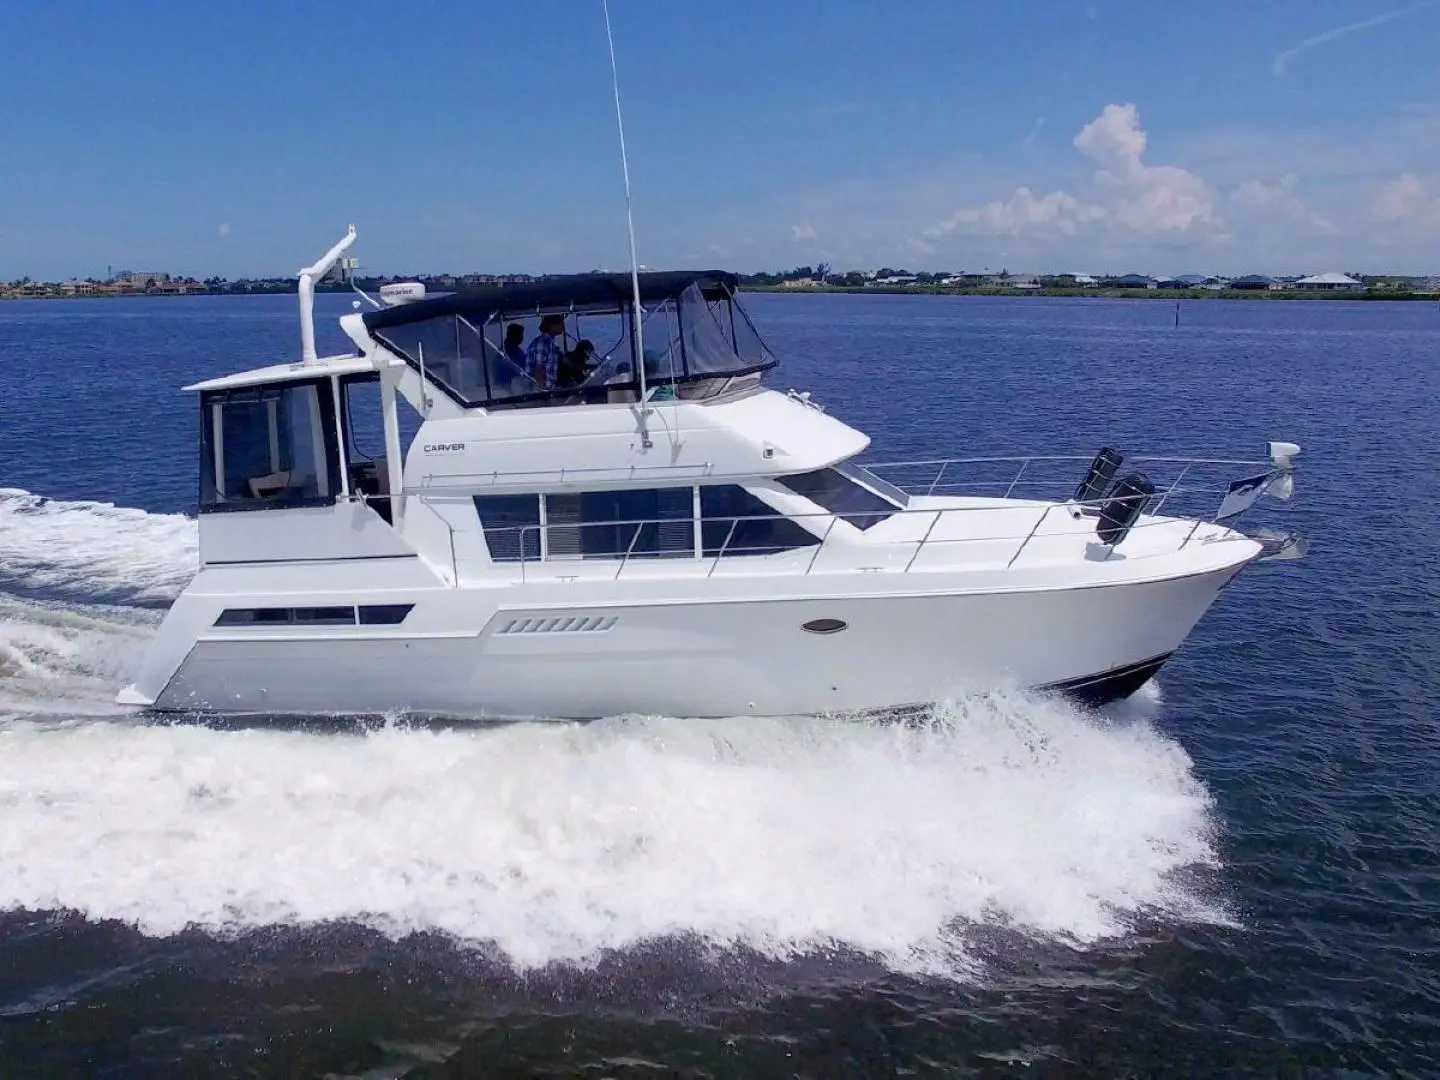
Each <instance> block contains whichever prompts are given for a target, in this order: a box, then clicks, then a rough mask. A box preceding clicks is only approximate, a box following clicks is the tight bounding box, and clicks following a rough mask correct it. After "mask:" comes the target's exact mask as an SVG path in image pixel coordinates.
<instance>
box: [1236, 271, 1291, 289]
mask: <svg viewBox="0 0 1440 1080" xmlns="http://www.w3.org/2000/svg"><path fill="white" fill-rule="evenodd" d="M1230 288H1232V289H1248V290H1251V291H1253V292H1260V291H1263V290H1266V289H1279V288H1283V286H1282V285H1281V284H1280V283H1279V282H1277V281H1276V280H1275V279H1274V278H1272V277H1267V276H1266V275H1264V274H1245V275H1244V276H1243V277H1237V278H1235V279H1233V280H1232V281H1231V282H1230Z"/></svg>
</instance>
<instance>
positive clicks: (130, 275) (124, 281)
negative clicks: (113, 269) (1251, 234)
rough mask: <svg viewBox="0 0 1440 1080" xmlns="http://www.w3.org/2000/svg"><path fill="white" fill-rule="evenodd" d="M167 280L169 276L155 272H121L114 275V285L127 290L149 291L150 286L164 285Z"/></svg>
mask: <svg viewBox="0 0 1440 1080" xmlns="http://www.w3.org/2000/svg"><path fill="white" fill-rule="evenodd" d="M169 280H170V275H169V274H162V273H160V272H159V271H156V270H121V271H120V272H119V273H118V274H116V275H115V284H117V285H121V286H124V287H125V288H127V289H149V288H151V287H152V286H156V285H164V284H165V283H166V282H167V281H169Z"/></svg>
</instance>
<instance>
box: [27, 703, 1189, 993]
mask: <svg viewBox="0 0 1440 1080" xmlns="http://www.w3.org/2000/svg"><path fill="white" fill-rule="evenodd" d="M1209 812H1210V800H1209V798H1208V796H1207V795H1206V793H1205V792H1204V790H1203V789H1202V787H1201V786H1200V785H1199V784H1198V783H1197V781H1196V780H1195V779H1194V777H1193V775H1192V773H1191V770H1190V761H1189V759H1188V758H1187V757H1186V755H1185V754H1184V752H1183V751H1182V750H1181V749H1180V748H1179V747H1178V746H1177V745H1176V744H1175V743H1173V742H1171V741H1169V740H1167V739H1165V738H1162V737H1161V736H1159V735H1157V734H1156V733H1155V732H1154V731H1153V730H1152V729H1151V728H1150V727H1148V726H1147V725H1144V724H1129V725H1125V726H1123V727H1113V728H1106V727H1102V726H1096V724H1095V723H1094V722H1093V721H1090V720H1087V719H1085V718H1083V717H1082V716H1081V715H1080V714H1079V713H1078V712H1075V711H1072V710H1071V709H1070V708H1069V707H1068V706H1065V705H1063V704H1060V703H1053V702H1052V703H1039V702H1036V701H1035V700H1033V699H1028V698H1023V697H1015V698H989V699H984V700H977V701H973V702H968V703H962V704H958V705H950V706H944V707H941V708H940V709H939V710H938V711H937V713H936V715H935V717H934V719H933V720H932V721H931V722H930V723H929V724H927V725H921V726H919V727H915V726H907V727H900V726H893V725H892V726H886V725H876V724H860V723H856V722H845V721H837V720H805V721H794V720H778V719H777V720H756V719H736V720H732V721H696V720H680V719H658V718H650V719H628V720H619V719H617V720H611V721H601V722H597V723H594V724H590V725H583V726H572V725H543V724H529V725H517V726H512V727H508V728H501V729H458V730H457V729H445V730H427V729H406V728H391V729H386V730H381V731H378V732H374V733H371V734H366V735H334V734H330V735H323V734H308V733H300V732H279V731H265V730H246V731H215V730H210V729H206V728H201V727H186V726H176V727H158V726H139V725H135V724H133V723H130V722H99V721H92V722H88V723H72V724H69V725H59V726H46V725H43V724H40V723H37V722H35V721H16V722H11V723H10V724H8V725H6V726H4V727H0V814H3V817H4V820H5V821H6V823H7V826H6V828H5V829H4V830H0V868H3V869H0V908H15V907H24V908H32V909H73V910H76V911H79V912H82V913H84V914H85V915H87V916H88V917H90V918H93V919H119V920H123V921H125V922H127V923H132V924H134V925H135V926H137V927H139V928H141V929H142V930H143V931H144V932H146V933H148V934H154V935H168V934H173V933H176V932H178V931H180V930H182V929H184V928H186V927H191V926H198V927H203V928H206V929H209V930H212V931H217V932H230V931H236V930H244V929H248V928H255V927H262V926H269V925H275V924H281V925H303V924H315V923H323V922H326V921H330V920H353V921H358V922H361V923H364V924H368V925H370V926H373V927H376V928H378V929H380V930H382V931H384V932H386V933H390V934H395V935H402V934H404V933H406V932H409V931H421V930H439V931H444V932H447V933H449V934H452V935H455V936H456V937H458V938H461V939H464V940H467V941H473V942H484V943H487V944H493V945H495V946H498V947H499V948H500V949H501V950H503V952H504V953H505V954H506V955H507V956H508V957H509V958H510V960H511V961H512V962H513V963H514V964H516V965H517V966H520V967H533V966H536V965H544V964H546V963H549V962H552V961H574V962H582V963H583V962H586V961H588V960H592V959H595V958H597V957H598V956H599V955H600V954H601V953H602V952H603V951H605V950H609V949H623V948H625V947H627V946H631V945H636V944H639V943H641V942H645V941H647V940H653V939H656V938H660V937H666V936H669V935H695V936H698V937H699V938H701V939H703V940H705V941H708V942H711V943H714V944H718V945H722V946H724V945H743V946H746V947H749V948H752V949H756V950H759V951H760V952H762V953H764V954H766V955H769V956H774V957H777V958H783V957H787V956H790V955H793V954H795V953H797V952H806V951H810V950H814V949H823V948H830V947H835V946H840V947H844V948H847V949H852V950H856V951H858V952H861V953H864V954H867V955H872V956H875V957H877V958H880V959H881V960H883V961H884V962H885V963H887V964H888V965H889V966H891V967H893V968H895V969H897V970H902V971H911V972H930V973H945V974H951V975H960V974H963V973H964V972H965V971H967V970H968V969H969V968H970V966H971V964H972V962H973V956H972V954H971V950H970V948H969V946H968V945H967V940H968V935H969V933H970V932H971V931H973V928H974V926H975V925H977V924H981V925H983V924H985V923H1002V924H1004V925H1006V926H1007V927H1010V928H1012V929H1019V930H1021V931H1024V932H1028V933H1031V934H1034V935H1037V936H1042V937H1046V938H1054V937H1059V938H1062V939H1066V940H1074V941H1080V942H1084V941H1092V940H1095V939H1097V938H1101V937H1104V936H1108V935H1112V934H1115V933H1119V932H1122V931H1123V930H1124V929H1125V927H1126V925H1127V920H1128V919H1129V918H1130V917H1131V916H1133V915H1134V914H1136V913H1137V912H1142V911H1143V912H1147V913H1160V914H1162V915H1168V916H1171V917H1177V918H1210V917H1216V916H1217V914H1218V913H1216V912H1214V911H1211V910H1210V909H1209V907H1208V905H1207V903H1206V901H1205V900H1204V899H1203V898H1202V897H1200V896H1197V895H1195V894H1193V893H1191V892H1190V891H1189V890H1188V889H1187V887H1186V886H1185V885H1184V884H1183V883H1182V882H1181V878H1182V877H1183V875H1179V876H1177V871H1181V870H1183V869H1184V868H1187V867H1192V866H1194V865H1196V864H1213V863H1214V862H1215V853H1214V850H1213V848H1212V847H1211V843H1210V834H1211V822H1210V818H1209Z"/></svg>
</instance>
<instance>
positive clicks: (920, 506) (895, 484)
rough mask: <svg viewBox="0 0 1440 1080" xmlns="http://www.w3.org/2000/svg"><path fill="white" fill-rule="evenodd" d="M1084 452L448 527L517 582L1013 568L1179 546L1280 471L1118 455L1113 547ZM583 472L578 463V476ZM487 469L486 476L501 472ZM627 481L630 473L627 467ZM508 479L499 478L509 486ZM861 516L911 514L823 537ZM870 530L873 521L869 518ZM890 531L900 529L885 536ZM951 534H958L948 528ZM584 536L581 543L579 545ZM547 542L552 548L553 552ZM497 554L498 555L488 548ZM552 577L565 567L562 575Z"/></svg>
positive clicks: (894, 470)
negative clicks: (673, 573)
mask: <svg viewBox="0 0 1440 1080" xmlns="http://www.w3.org/2000/svg"><path fill="white" fill-rule="evenodd" d="M1090 461H1091V459H1090V458H1085V457H1061V456H1032V457H1021V458H1004V457H986V458H966V459H959V458H954V459H936V460H930V461H907V462H881V463H876V464H871V465H867V466H865V467H863V468H851V470H850V471H851V473H852V475H853V476H856V477H857V478H858V479H860V480H861V482H865V483H872V484H873V486H875V487H877V489H879V490H882V491H883V490H886V489H895V490H898V491H900V492H903V493H905V495H907V496H910V497H911V500H910V503H909V505H906V506H904V507H900V508H897V509H896V510H894V511H893V512H885V513H870V512H847V511H845V510H842V509H840V508H836V511H834V512H831V511H816V512H811V513H799V514H784V513H779V512H776V513H768V514H759V515H736V516H729V515H722V516H706V517H704V518H703V519H701V520H698V521H697V520H696V519H695V518H693V517H686V518H645V519H629V520H622V521H612V520H604V521H559V522H549V521H547V522H544V523H541V524H533V523H532V524H525V525H517V526H505V527H500V528H488V529H484V530H482V528H481V525H480V522H479V520H478V517H477V518H476V519H475V524H474V526H473V530H472V529H469V528H462V529H461V530H460V531H461V532H471V531H473V532H474V533H476V534H481V533H482V532H483V537H484V541H485V544H486V545H487V548H486V550H488V551H489V552H490V553H491V560H492V561H493V562H494V563H495V564H496V566H497V568H498V567H503V566H507V565H508V566H514V567H517V568H518V572H519V576H520V578H521V580H526V579H527V577H528V575H529V574H530V573H531V572H532V570H533V569H534V568H536V567H537V564H538V565H540V566H544V567H545V568H546V570H547V574H546V576H547V577H554V576H556V574H555V572H554V571H555V570H556V569H557V568H563V567H564V566H565V565H566V564H574V565H577V566H579V565H582V564H583V565H584V567H585V569H584V573H583V576H585V577H594V576H597V575H600V574H602V573H604V572H605V569H606V568H607V567H608V565H609V564H610V563H612V562H613V564H614V569H613V576H614V577H617V578H618V577H619V576H620V575H622V574H624V573H625V571H626V569H627V568H630V567H632V566H634V565H636V564H650V563H654V562H656V561H662V560H673V559H686V560H696V561H705V562H708V564H709V565H708V567H707V569H706V576H707V577H709V576H713V575H715V574H716V573H717V571H719V570H720V569H721V567H722V566H724V565H726V561H727V560H733V559H736V558H741V557H754V558H761V557H765V556H788V557H784V558H776V559H775V560H774V564H773V565H774V567H775V572H785V573H794V572H797V571H799V572H801V573H804V574H809V573H812V572H816V571H817V568H818V569H820V570H826V569H836V570H838V569H845V570H849V571H857V570H858V571H867V572H876V573H884V572H898V573H908V572H911V571H912V570H913V569H914V568H915V567H916V565H917V563H919V562H921V559H922V556H923V555H924V554H925V553H926V551H927V550H929V549H933V548H937V547H948V546H950V545H957V544H969V545H990V547H991V548H992V549H993V551H992V552H991V553H990V558H988V559H987V560H986V561H987V563H989V564H993V565H998V566H1003V567H1006V568H1008V567H1012V566H1014V564H1015V563H1016V561H1017V560H1018V559H1020V557H1021V556H1022V555H1023V554H1024V553H1025V552H1026V550H1028V549H1029V548H1030V547H1031V546H1032V545H1033V544H1035V543H1036V542H1037V541H1041V542H1043V541H1044V540H1045V539H1047V538H1050V537H1059V536H1064V537H1067V538H1068V540H1069V542H1071V543H1073V542H1074V539H1075V538H1076V537H1077V536H1078V535H1081V534H1083V533H1086V532H1088V533H1089V542H1091V543H1094V544H1096V545H1099V547H1100V548H1102V549H1104V550H1105V554H1104V556H1103V558H1105V559H1108V558H1110V557H1112V556H1113V555H1114V554H1115V553H1116V552H1117V551H1119V552H1121V553H1122V554H1127V552H1126V549H1127V548H1128V549H1130V551H1131V552H1133V551H1136V550H1137V549H1138V550H1139V551H1140V553H1141V554H1140V555H1139V557H1145V556H1147V555H1148V556H1152V557H1153V556H1157V555H1164V554H1170V553H1172V552H1173V551H1178V550H1182V549H1184V548H1185V547H1186V545H1188V544H1189V543H1190V542H1191V541H1192V539H1193V538H1194V536H1195V534H1196V532H1197V531H1198V530H1199V529H1200V527H1201V526H1202V525H1203V524H1205V523H1207V522H1213V521H1215V520H1216V519H1217V513H1218V510H1219V509H1220V507H1221V505H1222V500H1223V499H1224V498H1225V496H1226V495H1227V494H1228V493H1230V491H1231V488H1232V481H1234V480H1237V479H1260V478H1264V481H1265V482H1266V483H1268V482H1269V481H1270V480H1273V479H1274V478H1275V477H1277V476H1279V475H1281V474H1282V473H1284V472H1286V471H1287V470H1285V469H1281V468H1277V467H1276V466H1275V465H1274V464H1273V463H1271V462H1268V461H1254V460H1243V459H1223V458H1210V459H1200V458H1176V457H1132V458H1127V459H1126V460H1125V462H1124V465H1123V466H1122V468H1121V470H1120V473H1119V475H1127V474H1129V473H1131V472H1133V471H1136V470H1140V471H1144V472H1145V473H1146V475H1147V476H1148V477H1149V479H1150V480H1151V482H1152V483H1153V484H1154V486H1155V492H1154V494H1153V495H1151V496H1149V497H1148V500H1147V503H1146V506H1145V508H1144V512H1143V514H1142V516H1141V517H1140V518H1139V520H1137V521H1136V522H1135V523H1134V525H1133V526H1132V527H1131V529H1130V530H1129V533H1128V534H1127V536H1126V537H1125V538H1124V539H1122V540H1121V541H1120V543H1119V544H1118V545H1114V546H1111V545H1105V544H1102V543H1101V542H1100V540H1099V538H1098V536H1096V535H1095V528H1096V523H1097V522H1098V519H1099V512H1100V509H1101V507H1102V506H1103V504H1104V503H1105V502H1106V501H1107V500H1105V499H1094V500H1090V501H1088V502H1077V501H1074V500H1073V495H1074V494H1075V489H1076V487H1077V486H1078V484H1079V481H1080V479H1081V478H1082V477H1083V476H1084V473H1085V470H1086V468H1088V466H1089V464H1090ZM672 469H673V471H671V470H672ZM590 471H591V470H580V471H579V473H586V472H590ZM597 471H598V470H597ZM611 471H613V470H611ZM667 472H668V474H669V478H670V479H671V481H672V485H673V483H674V482H681V483H683V482H684V480H690V481H691V482H693V481H694V480H695V479H697V478H698V476H709V475H711V474H710V472H709V471H708V467H706V466H681V467H661V468H657V469H649V470H645V477H646V479H647V480H651V479H653V480H655V481H660V475H661V474H664V473H667ZM579 473H572V474H571V479H572V480H573V481H576V482H583V479H582V476H581V475H580V474H579ZM867 474H868V475H867ZM975 474H979V475H975ZM493 475H495V476H496V477H498V476H500V475H501V474H493ZM517 475H519V474H517ZM636 479H639V474H638V473H637V475H636ZM498 482H500V483H507V481H498ZM514 482H515V481H513V480H509V481H508V483H510V484H513V483H514ZM406 494H407V495H409V496H411V497H414V498H417V499H418V500H419V501H421V502H422V503H426V504H429V505H431V506H433V507H436V508H437V509H438V508H442V507H444V506H445V505H446V504H461V503H471V502H472V500H473V495H472V493H469V492H466V493H463V494H462V493H452V492H446V491H437V490H435V489H422V490H420V491H411V492H407V493H406ZM960 495H963V496H970V497H981V498H1002V499H1007V500H1011V501H1010V502H1009V504H1008V505H997V504H994V503H988V504H979V505H972V506H964V507H945V508H937V507H934V506H932V505H927V504H926V499H928V498H929V497H933V496H960ZM1027 508H1030V509H1033V513H1032V514H1028V515H1023V517H1021V522H1022V523H1021V524H1019V525H1017V527H1015V528H1014V529H1013V530H1012V529H1005V530H1002V531H999V532H997V531H994V529H993V528H992V529H989V530H987V529H986V528H985V527H984V518H983V517H973V518H970V520H972V521H974V522H975V523H976V527H974V528H965V527H963V526H962V527H961V528H959V529H955V528H942V527H941V526H942V523H945V524H947V525H955V524H956V523H957V522H958V523H963V522H964V521H965V520H966V518H967V516H969V515H985V514H990V515H994V514H995V513H997V512H1005V513H1010V514H1014V515H1017V516H1020V515H1021V514H1022V512H1023V511H1024V510H1025V509H1027ZM917 515H919V517H917ZM438 516H439V517H440V519H441V520H442V521H444V522H445V526H446V528H447V529H449V531H450V546H451V570H452V572H453V573H454V574H455V575H456V580H457V581H458V579H459V563H460V562H461V561H463V560H462V559H461V558H460V557H459V556H458V555H457V551H458V550H459V548H458V547H457V543H456V525H455V524H454V522H453V521H452V520H451V516H450V515H447V514H445V513H443V512H441V513H440V514H439V515H438ZM466 516H467V517H468V514H467V515H466ZM870 518H878V519H884V520H886V521H893V520H894V519H900V520H902V521H903V520H905V519H911V520H914V521H915V522H916V525H915V527H914V528H905V527H903V526H901V527H899V528H896V527H895V526H893V525H886V526H883V528H884V529H885V533H883V534H875V533H871V532H868V531H866V532H864V533H862V535H861V537H858V538H857V537H855V536H854V535H853V534H852V533H849V532H848V530H847V531H846V532H847V535H846V536H845V538H844V541H843V542H839V538H837V537H835V535H834V534H835V530H836V528H837V526H838V525H839V523H840V522H842V521H847V520H848V521H850V522H852V523H855V522H865V521H867V520H868V519H870ZM922 522H923V526H922V525H921V523H922ZM1082 522H1083V523H1084V524H1083V525H1082V524H1081V523H1082ZM781 523H788V525H782V524H781ZM875 527H876V528H882V526H880V525H879V524H878V523H877V524H876V526H875ZM1156 528H1164V529H1168V530H1170V531H1171V532H1172V533H1173V534H1174V537H1173V539H1174V543H1173V545H1172V544H1169V543H1166V544H1163V545H1161V546H1159V547H1156V546H1154V545H1153V544H1149V543H1145V542H1143V541H1142V542H1141V543H1139V544H1137V543H1135V541H1134V539H1132V538H1135V537H1148V536H1149V535H1151V534H1150V532H1149V530H1152V529H1156ZM779 529H787V530H797V529H798V530H801V531H802V532H803V533H805V534H806V539H805V541H804V542H802V543H796V542H794V541H795V539H796V536H795V534H794V533H793V532H792V535H791V538H790V539H789V540H780V539H777V538H776V537H775V536H774V535H773V533H774V532H775V531H776V530H779ZM587 530H608V531H607V532H601V533H599V534H598V535H599V536H600V537H601V538H602V539H601V540H599V541H598V542H597V541H595V540H594V538H595V537H596V536H597V533H596V532H593V531H591V532H587ZM662 530H663V532H662ZM892 532H893V533H898V534H900V535H891V534H892ZM957 532H958V533H961V535H952V534H953V533H957ZM757 534H758V536H759V537H760V539H759V541H758V542H757V541H756V539H755V537H756V536H757ZM662 535H663V536H665V537H666V539H665V541H664V543H665V544H666V545H669V546H668V547H666V548H664V549H662V541H661V537H662ZM682 536H688V540H687V541H684V542H682V541H681V537H682ZM747 538H748V539H747ZM557 540H558V541H559V544H558V545H557ZM587 540H590V541H591V542H590V543H587V542H586V541H587ZM557 547H559V548H561V549H562V550H556V549H557ZM587 549H588V550H587ZM497 552H499V553H504V554H503V555H498V556H497V555H496V554H495V553H497ZM1131 557H1134V556H1131ZM736 565H738V564H736ZM751 565H755V564H751ZM757 569H758V567H757ZM559 576H570V575H564V574H563V573H562V574H561V575H559ZM574 576H580V575H579V574H577V575H574Z"/></svg>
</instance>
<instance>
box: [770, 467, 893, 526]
mask: <svg viewBox="0 0 1440 1080" xmlns="http://www.w3.org/2000/svg"><path fill="white" fill-rule="evenodd" d="M777 479H778V480H779V482H780V483H781V484H783V485H784V486H785V487H787V488H789V489H790V490H791V491H793V492H795V494H796V495H799V496H802V497H803V498H806V499H809V500H810V501H811V502H813V503H814V504H815V505H816V506H819V507H821V508H823V509H824V510H826V511H828V512H829V513H831V514H834V515H836V516H837V517H838V518H840V520H842V521H848V522H849V523H850V524H851V525H854V526H855V527H856V528H857V529H868V528H870V526H872V525H875V524H878V523H879V522H881V521H884V520H885V519H886V518H888V517H889V516H890V515H891V514H893V513H895V510H896V509H897V508H896V506H895V504H894V503H892V502H891V501H890V500H889V499H887V498H885V497H884V496H883V495H879V494H877V493H875V492H874V491H871V490H870V489H869V488H868V487H866V486H865V485H863V484H860V483H857V482H856V481H854V480H852V479H851V478H850V477H848V476H846V475H845V474H844V473H842V472H840V471H839V470H838V469H819V470H817V471H816V472H808V473H800V474H799V475H797V476H781V477H777Z"/></svg>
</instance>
